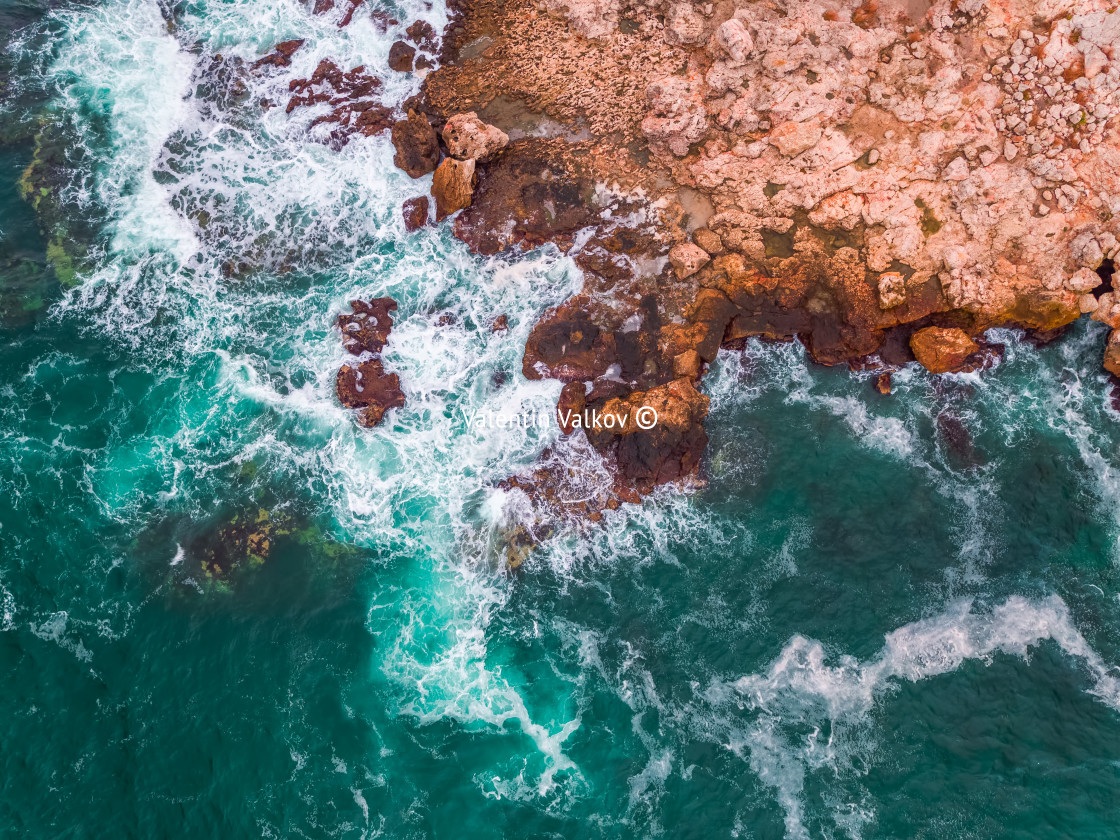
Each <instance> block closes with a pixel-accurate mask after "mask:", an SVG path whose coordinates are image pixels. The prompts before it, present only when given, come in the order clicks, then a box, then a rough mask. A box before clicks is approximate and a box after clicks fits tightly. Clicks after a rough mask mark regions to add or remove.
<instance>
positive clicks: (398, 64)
mask: <svg viewBox="0 0 1120 840" xmlns="http://www.w3.org/2000/svg"><path fill="white" fill-rule="evenodd" d="M415 57H416V48H415V47H413V46H412V45H411V44H406V43H405V42H404V41H394V42H393V45H392V46H391V47H389V69H390V70H396V71H397V72H398V73H411V72H412V60H413V58H415Z"/></svg>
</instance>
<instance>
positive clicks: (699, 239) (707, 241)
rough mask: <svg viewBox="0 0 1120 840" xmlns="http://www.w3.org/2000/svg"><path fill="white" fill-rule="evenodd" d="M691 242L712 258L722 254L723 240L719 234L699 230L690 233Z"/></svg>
mask: <svg viewBox="0 0 1120 840" xmlns="http://www.w3.org/2000/svg"><path fill="white" fill-rule="evenodd" d="M692 239H693V241H694V242H695V243H696V244H697V245H699V246H700V247H701V248H703V249H704V250H705V251H707V252H708V253H709V254H711V255H712V256H715V255H716V254H722V253H723V240H722V239H720V238H719V234H718V233H716V232H715V231H711V230H708V229H707V228H700V229H699V230H695V231H693V232H692Z"/></svg>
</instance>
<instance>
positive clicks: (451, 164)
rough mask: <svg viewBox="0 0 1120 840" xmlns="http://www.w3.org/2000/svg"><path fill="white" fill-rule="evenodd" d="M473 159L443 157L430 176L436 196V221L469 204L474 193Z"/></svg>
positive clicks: (440, 220) (433, 193) (464, 208)
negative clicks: (434, 172)
mask: <svg viewBox="0 0 1120 840" xmlns="http://www.w3.org/2000/svg"><path fill="white" fill-rule="evenodd" d="M474 180H475V176H474V161H473V160H456V159H455V158H445V159H444V161H443V163H441V164H440V165H439V166H438V167H437V168H436V174H435V175H434V176H433V177H432V195H434V196H435V198H436V221H437V222H442V221H443V220H444V219H446V218H447V217H448V216H450V215H451V214H452V213H454V212H456V211H457V210H466V209H467V208H468V207H470V206H471V197H472V196H473V195H474Z"/></svg>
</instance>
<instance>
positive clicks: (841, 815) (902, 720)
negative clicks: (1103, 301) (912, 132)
mask: <svg viewBox="0 0 1120 840" xmlns="http://www.w3.org/2000/svg"><path fill="white" fill-rule="evenodd" d="M393 13H394V14H395V16H396V17H397V18H398V19H400V20H402V21H403V22H405V23H408V22H410V21H411V20H413V19H415V18H416V17H417V16H418V15H419V14H423V15H424V16H425V17H426V18H427V19H429V20H430V21H431V22H433V23H434V24H436V25H437V26H438V25H440V24H441V22H442V20H441V16H442V15H443V14H444V10H443V9H442V7H441V6H439V5H438V4H437V5H436V6H435V7H434V8H432V9H431V10H427V11H423V10H421V9H419V7H416V6H400V7H397V8H394V9H393ZM2 15H3V18H2V19H3V21H4V22H5V25H7V26H9V27H10V28H12V29H15V28H17V27H18V28H19V31H18V32H17V33H16V35H15V40H14V42H13V43H12V45H11V49H10V50H9V51H8V57H7V58H6V59H5V60H6V61H9V62H11V65H10V68H9V70H10V72H9V77H10V78H11V79H12V84H11V86H10V87H9V88H8V90H7V93H6V100H5V104H4V114H3V116H4V117H5V121H6V124H7V127H6V128H5V132H6V133H5V138H6V139H8V140H10V141H11V142H10V143H9V144H8V145H6V146H4V148H3V150H2V152H3V153H2V156H0V166H2V175H3V177H2V183H0V231H3V238H2V239H0V257H2V258H3V259H4V260H6V261H5V262H4V263H3V269H2V288H0V303H2V317H0V328H2V330H3V335H2V338H3V341H2V342H0V354H2V357H0V394H2V396H3V400H2V402H0V464H2V465H3V466H2V469H0V491H2V492H0V662H2V663H3V666H4V670H5V673H6V675H7V679H6V680H5V681H4V684H3V689H2V690H0V711H2V713H3V714H2V715H0V719H2V720H3V721H4V722H5V723H4V729H3V732H2V741H0V742H2V743H3V744H4V749H3V750H2V751H0V755H2V756H3V760H4V769H5V771H6V772H5V773H4V792H3V796H0V826H2V827H3V830H4V834H5V835H9V834H10V835H12V836H29V837H48V836H112V837H122V836H123V837H134V836H135V837H152V836H185V835H197V834H208V835H220V836H244V835H261V836H269V837H281V836H282V837H293V836H295V837H300V836H303V837H321V836H340V837H366V836H368V837H373V836H387V837H428V836H434V837H471V838H474V837H479V838H487V837H495V838H497V837H561V836H563V837H650V836H658V835H664V836H671V837H693V836H695V837H710V836H735V837H751V838H768V837H794V838H797V837H813V838H816V837H829V838H832V837H864V838H875V837H881V838H894V837H931V838H932V837H937V838H944V837H961V838H964V837H977V838H987V837H996V836H999V837H1055V838H1057V837H1086V838H1089V837H1094V838H1095V837H1105V836H1112V835H1114V834H1115V833H1116V831H1117V829H1118V821H1120V818H1118V816H1117V815H1118V814H1120V764H1118V763H1117V760H1118V758H1120V684H1118V682H1117V679H1118V675H1117V671H1116V668H1115V665H1116V664H1117V663H1120V649H1118V647H1120V646H1118V644H1117V641H1116V639H1117V633H1116V631H1117V628H1118V627H1120V576H1118V574H1117V561H1118V559H1120V544H1118V539H1120V513H1118V511H1120V473H1118V471H1117V468H1118V464H1117V456H1116V452H1117V450H1116V446H1117V442H1118V440H1120V434H1118V430H1117V415H1116V414H1115V413H1114V412H1113V411H1112V410H1111V409H1110V408H1109V406H1108V404H1107V398H1106V383H1105V379H1104V376H1103V374H1102V373H1100V371H1099V356H1100V352H1101V348H1102V345H1103V340H1104V334H1103V332H1102V329H1101V328H1100V325H1097V324H1090V323H1088V322H1085V323H1082V324H1079V325H1078V327H1077V328H1076V329H1075V331H1074V332H1073V333H1072V334H1071V335H1070V336H1068V337H1067V338H1065V339H1063V340H1062V341H1061V342H1059V343H1057V344H1055V345H1053V346H1051V347H1048V348H1046V349H1044V350H1042V351H1035V350H1033V349H1031V348H1030V347H1028V346H1026V345H1022V344H1020V343H1019V342H1018V338H1017V336H1015V335H1014V334H1011V333H1006V334H1003V335H999V336H997V338H998V339H999V340H1003V341H1006V342H1007V344H1008V354H1007V357H1006V359H1005V360H1004V361H1003V362H1002V363H1001V364H1000V365H998V366H997V367H996V368H995V369H993V370H991V371H988V372H986V373H984V374H982V375H969V376H958V377H943V378H942V379H941V380H939V381H935V380H934V379H932V378H931V377H929V376H926V375H924V374H922V373H920V372H918V371H907V372H905V373H903V374H901V375H898V376H896V378H895V393H894V394H893V395H892V396H891V397H889V398H881V397H880V396H879V395H878V394H876V393H874V392H873V390H872V389H871V387H870V385H869V383H868V382H867V381H866V379H864V378H861V377H859V376H853V375H852V374H849V373H848V372H847V371H846V370H833V369H825V368H821V367H817V366H814V365H812V364H810V363H809V362H807V360H806V358H805V355H804V352H803V351H802V350H801V349H800V348H799V347H797V346H793V345H790V346H771V345H760V344H754V345H751V346H750V347H749V348H748V349H747V351H746V352H745V353H742V354H731V353H725V354H724V355H722V356H721V357H720V359H719V361H718V364H717V365H716V370H714V371H713V372H712V374H711V375H710V376H709V377H708V378H707V379H706V380H705V387H706V389H707V391H708V393H710V394H711V396H712V400H713V402H712V416H711V419H710V422H709V430H710V434H711V438H712V444H711V449H710V458H709V460H708V463H707V464H706V471H707V474H708V477H709V484H708V486H707V488H706V489H704V490H701V491H698V492H695V493H693V494H691V495H687V496H682V495H678V494H674V493H671V492H664V493H662V494H659V495H658V496H657V497H656V498H654V499H652V500H650V501H648V502H647V503H646V504H645V505H644V506H643V507H641V508H633V507H627V508H626V509H625V510H623V511H620V512H618V513H615V514H611V515H609V516H608V517H607V519H606V521H605V522H604V523H603V525H602V526H601V527H600V528H598V529H597V530H595V531H593V532H592V533H590V534H589V535H585V536H583V537H577V536H575V535H561V536H559V537H557V538H555V539H554V540H553V541H552V542H550V543H549V544H547V545H546V546H544V547H543V548H542V549H541V550H539V551H538V552H536V553H534V554H533V555H532V556H531V558H530V559H529V560H528V561H527V563H526V565H525V566H524V567H523V569H522V570H521V572H520V573H519V574H517V575H515V576H512V577H511V576H508V575H506V574H504V573H502V572H500V571H498V563H497V561H496V559H495V556H496V553H497V552H496V549H495V543H496V541H497V540H498V533H499V528H500V525H501V523H502V516H503V514H502V510H503V505H505V504H506V503H507V502H509V501H510V500H509V499H507V498H505V497H503V495H502V494H501V493H500V492H498V491H496V490H495V489H494V487H495V485H496V483H497V482H498V481H499V480H500V479H502V478H504V477H506V476H507V475H509V474H510V473H511V472H512V471H514V470H516V469H518V468H519V467H522V466H524V465H527V464H531V463H532V462H533V461H534V459H535V458H536V457H537V456H538V454H539V453H540V452H541V451H542V450H543V449H544V448H545V447H546V446H547V445H549V444H550V443H552V442H553V439H554V435H555V431H554V430H549V429H507V430H503V431H501V432H497V431H495V430H479V429H477V428H472V427H471V425H470V423H469V422H468V418H469V417H470V416H471V415H472V414H473V413H474V412H476V411H502V410H504V411H508V410H510V408H511V407H512V406H517V405H520V406H523V407H524V408H526V409H534V408H537V409H540V408H546V407H548V406H549V405H551V404H552V403H553V402H554V401H555V398H556V394H557V392H558V390H559V385H558V383H530V382H527V381H525V380H524V379H522V377H521V376H520V369H521V350H522V348H523V347H524V343H525V339H526V336H527V335H528V331H529V329H530V328H531V326H532V324H533V323H534V321H535V319H536V318H537V316H538V315H539V314H540V312H541V311H543V310H544V309H545V308H546V307H548V306H550V305H552V304H554V303H556V302H559V301H560V300H563V299H564V298H566V297H567V296H568V295H570V294H571V293H572V292H573V291H574V290H575V289H577V288H578V283H579V279H578V275H577V272H576V271H575V269H574V267H573V266H572V265H571V264H570V263H569V262H568V261H567V260H566V259H564V258H562V257H561V256H560V255H558V254H557V253H555V252H554V251H552V250H549V249H545V250H543V251H538V252H535V253H533V254H530V255H528V256H527V257H517V258H509V259H505V258H497V259H491V260H482V259H479V258H476V257H474V256H472V255H470V254H469V253H468V252H467V250H466V249H465V248H464V247H463V246H462V244H461V243H459V242H457V241H456V240H455V239H454V238H453V237H451V236H450V234H449V232H448V231H447V229H446V227H441V228H435V227H432V228H428V229H426V230H424V231H423V232H421V233H419V234H415V235H406V234H405V233H404V231H403V225H402V223H401V221H400V218H399V206H400V202H401V201H402V200H403V199H404V198H406V197H408V196H411V195H416V194H420V193H422V192H424V191H425V190H426V189H427V182H426V181H419V182H413V181H411V180H410V179H408V178H407V177H406V176H404V175H403V174H402V173H400V172H398V171H397V170H395V169H394V168H393V167H392V165H391V158H392V150H391V148H390V147H389V145H388V143H387V141H386V140H385V138H372V139H360V140H356V141H354V142H351V143H350V144H349V145H348V146H346V147H345V148H344V149H343V150H342V151H332V150H331V149H330V148H328V147H327V146H325V145H322V144H320V143H316V142H313V141H311V140H308V138H307V137H306V126H307V124H308V123H309V122H310V121H311V119H313V117H314V113H307V114H301V113H299V112H298V111H297V112H295V113H293V114H292V115H291V116H290V117H289V116H288V115H285V114H284V112H283V109H282V108H273V109H271V110H269V111H267V112H260V111H258V110H255V109H253V108H250V107H247V106H246V107H238V108H233V109H222V108H218V107H216V106H215V105H214V103H213V102H212V101H211V100H210V99H207V96H206V91H205V84H206V82H207V78H208V77H207V76H206V75H205V74H204V72H203V70H204V68H206V67H207V66H209V64H210V61H211V60H212V58H213V56H214V55H215V54H216V53H221V54H222V55H223V56H226V57H230V56H239V57H242V58H245V59H247V60H249V59H254V58H255V57H257V56H259V55H260V54H262V53H263V52H265V51H267V50H268V49H269V48H270V47H271V45H272V44H274V43H276V42H278V41H281V40H284V39H286V38H291V37H307V38H308V43H307V44H306V45H305V46H304V48H303V49H301V51H300V52H298V53H297V54H296V60H295V62H294V64H293V66H292V67H291V68H287V69H285V70H283V71H279V72H277V73H275V74H272V75H268V76H262V77H260V78H257V79H255V80H253V81H251V87H252V89H251V91H250V96H249V100H250V101H256V100H257V99H259V98H260V97H262V96H266V97H276V98H277V99H278V101H279V100H280V98H281V97H282V95H283V94H282V91H284V90H285V89H286V86H287V82H288V80H289V79H291V78H297V77H302V76H306V75H308V74H309V73H310V71H311V70H312V69H313V68H314V66H315V65H316V64H317V63H318V61H319V60H320V59H321V58H323V57H327V56H329V57H332V58H335V59H336V60H337V61H338V63H339V65H340V66H343V65H345V66H348V67H352V66H356V65H358V64H365V65H367V66H368V67H370V68H374V72H375V73H376V74H377V75H379V76H382V77H383V78H386V80H387V87H388V92H387V96H386V98H387V99H388V100H389V101H399V100H400V99H401V98H403V97H405V96H407V95H409V94H410V93H411V92H413V91H414V85H415V82H413V81H411V80H409V79H407V78H405V77H402V76H394V75H392V74H390V73H389V72H388V71H387V69H386V66H385V65H386V57H387V52H388V45H389V43H390V42H391V41H392V40H393V37H394V34H395V33H394V32H393V31H390V33H389V35H388V36H383V35H379V34H378V33H377V32H376V30H375V29H374V27H373V25H372V23H371V22H370V21H369V20H367V19H362V18H361V16H358V18H356V20H355V22H354V23H353V24H352V25H351V26H350V27H348V28H346V29H344V30H339V29H338V28H337V27H336V26H335V23H334V22H333V21H332V20H330V19H326V18H314V17H312V16H310V15H309V14H308V13H307V10H306V9H305V8H304V7H303V6H301V5H298V4H296V3H295V2H286V1H285V0H254V2H252V3H250V2H233V1H232V0H231V1H230V2H214V0H205V2H193V3H187V4H182V5H179V6H176V7H175V15H174V20H175V26H173V27H171V29H172V30H173V31H172V32H169V27H168V25H167V23H166V21H165V19H164V16H163V14H161V12H160V8H159V6H158V5H156V4H155V3H154V2H151V0H107V2H103V3H101V4H85V5H80V6H79V5H66V6H57V7H55V8H54V9H53V10H48V9H47V8H46V7H34V6H5V7H4V10H3V13H2ZM44 125H45V126H46V128H43V127H42V126H44ZM36 134H39V135H40V136H41V137H46V138H48V140H49V141H50V143H52V144H53V146H49V147H47V146H44V147H45V148H56V149H61V150H63V151H62V152H61V153H60V157H58V161H59V165H58V166H57V167H56V169H55V170H54V171H55V176H56V178H57V182H56V183H55V185H54V186H52V190H53V192H52V196H51V197H50V201H49V202H48V203H47V205H43V206H53V207H57V208H58V209H57V212H54V213H53V215H52V214H50V213H48V214H45V215H44V214H43V213H41V214H40V218H41V219H46V222H47V223H48V228H49V229H48V230H46V231H45V233H43V234H41V233H40V232H39V231H38V229H37V226H36V221H35V216H34V214H32V212H31V210H30V207H29V205H28V203H27V202H25V201H24V200H23V199H22V198H21V197H20V196H19V195H18V191H17V181H18V179H19V177H20V175H21V173H22V172H23V170H24V168H25V167H26V166H27V165H28V163H29V162H30V161H31V159H32V155H33V154H34V146H33V144H32V142H31V138H33V137H34V136H35V135H36ZM199 210H205V211H206V213H207V215H208V217H209V219H210V221H209V222H208V224H207V225H206V226H205V227H202V226H200V225H199V224H198V221H197V220H198V219H199V218H200V216H199V215H198V211H199ZM58 225H61V226H63V228H64V230H65V231H66V234H67V235H68V236H69V237H71V238H72V239H73V240H74V241H77V242H81V243H82V248H83V249H84V251H83V253H82V254H80V255H79V256H80V259H79V260H78V261H77V262H76V263H75V265H74V266H73V270H74V271H75V273H76V277H75V278H74V280H75V285H73V286H72V287H70V286H64V285H63V284H62V283H61V282H60V278H62V277H64V275H65V272H64V271H62V270H52V269H51V268H50V266H49V263H48V254H50V253H51V252H50V251H49V248H50V245H51V243H52V242H54V241H55V240H56V237H57V236H59V235H60V234H59V230H58V227H57V226H58ZM249 257H251V258H252V261H253V263H254V265H253V268H252V270H249V271H245V272H240V273H235V274H234V276H232V277H230V276H227V274H228V272H223V265H225V264H229V263H230V262H231V261H244V260H247V259H248V258H249ZM52 259H54V264H55V266H56V268H57V267H59V266H60V265H61V264H60V263H59V261H58V258H57V253H55V254H54V255H53V256H52ZM63 267H64V266H63ZM384 294H388V295H392V296H393V297H394V298H396V299H397V300H398V301H399V303H400V309H399V311H398V313H397V326H396V327H395V328H394V331H393V336H392V339H391V341H390V344H389V346H388V348H387V350H386V353H385V361H386V366H387V367H388V368H389V369H391V370H396V371H398V372H399V373H400V376H401V380H402V384H403V388H404V390H405V392H406V394H407V397H408V404H407V405H406V407H405V408H403V409H400V410H396V411H395V413H392V414H390V417H389V420H388V422H387V423H386V424H385V425H384V426H383V427H380V428H379V429H378V430H376V431H367V430H362V429H359V428H358V427H357V426H356V424H355V423H354V419H353V417H352V416H351V415H350V414H349V413H348V412H346V411H344V410H342V409H341V408H339V407H338V406H337V404H336V402H335V399H334V395H333V378H334V374H335V371H336V370H337V368H338V366H339V364H340V363H341V362H342V361H343V356H344V353H343V351H342V349H341V346H340V342H339V340H338V336H337V334H336V333H335V332H334V330H333V326H332V325H333V319H334V316H335V315H336V314H337V313H338V312H340V311H342V310H343V309H344V307H345V303H346V301H348V300H349V299H351V298H354V297H358V296H362V297H370V296H376V295H384ZM445 313H450V314H452V315H453V316H454V319H453V323H452V324H451V325H450V326H438V321H439V317H440V315H442V314H445ZM498 314H507V315H508V316H509V321H510V325H511V329H510V331H509V332H508V333H504V334H502V333H499V334H492V333H491V332H490V331H489V328H488V325H489V324H490V322H491V321H492V319H493V318H494V317H495V316H496V315H498ZM499 372H503V373H504V374H505V375H506V377H505V381H504V383H502V384H498V380H499V379H501V377H497V378H496V377H495V374H497V373H499ZM939 417H940V418H941V420H940V421H939ZM946 418H949V419H946ZM962 428H963V429H964V430H966V432H967V434H965V435H963V436H962V435H961V433H960V431H959V430H960V429H962ZM946 430H950V431H951V432H952V433H951V434H950V433H947V431H946ZM570 454H571V457H573V458H578V457H579V453H578V448H577V449H573V450H572V451H571V453H570ZM260 511H266V512H267V513H268V515H269V516H270V517H272V518H273V521H275V522H277V523H280V522H283V523H285V526H284V527H283V528H279V527H278V529H277V533H276V534H275V535H274V544H273V547H272V548H273V550H272V552H271V554H270V556H269V557H268V559H267V561H266V562H265V563H264V564H263V565H260V566H254V567H251V568H247V569H244V570H242V571H241V572H240V573H238V574H235V575H234V576H233V578H232V579H231V580H230V581H229V582H226V583H221V582H215V581H213V580H210V579H208V578H207V577H206V575H205V574H203V572H202V568H201V565H200V558H201V557H203V556H204V555H205V552H206V551H207V550H208V548H209V547H212V546H213V544H214V535H215V533H216V532H217V531H218V530H219V529H221V528H222V527H224V526H225V525H226V524H227V523H228V522H229V520H230V518H231V517H233V516H239V517H245V516H248V517H252V518H255V517H257V516H259V515H260Z"/></svg>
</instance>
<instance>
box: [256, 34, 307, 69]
mask: <svg viewBox="0 0 1120 840" xmlns="http://www.w3.org/2000/svg"><path fill="white" fill-rule="evenodd" d="M303 43H304V39H303V38H296V39H293V40H291V41H281V42H280V43H279V44H277V45H276V46H275V47H273V48H272V52H271V53H269V54H268V55H266V56H265V57H264V58H260V59H257V60H256V61H255V62H253V67H288V66H289V65H291V63H292V56H293V55H295V52H296V50H298V49H299V48H300V47H302V46H303Z"/></svg>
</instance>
